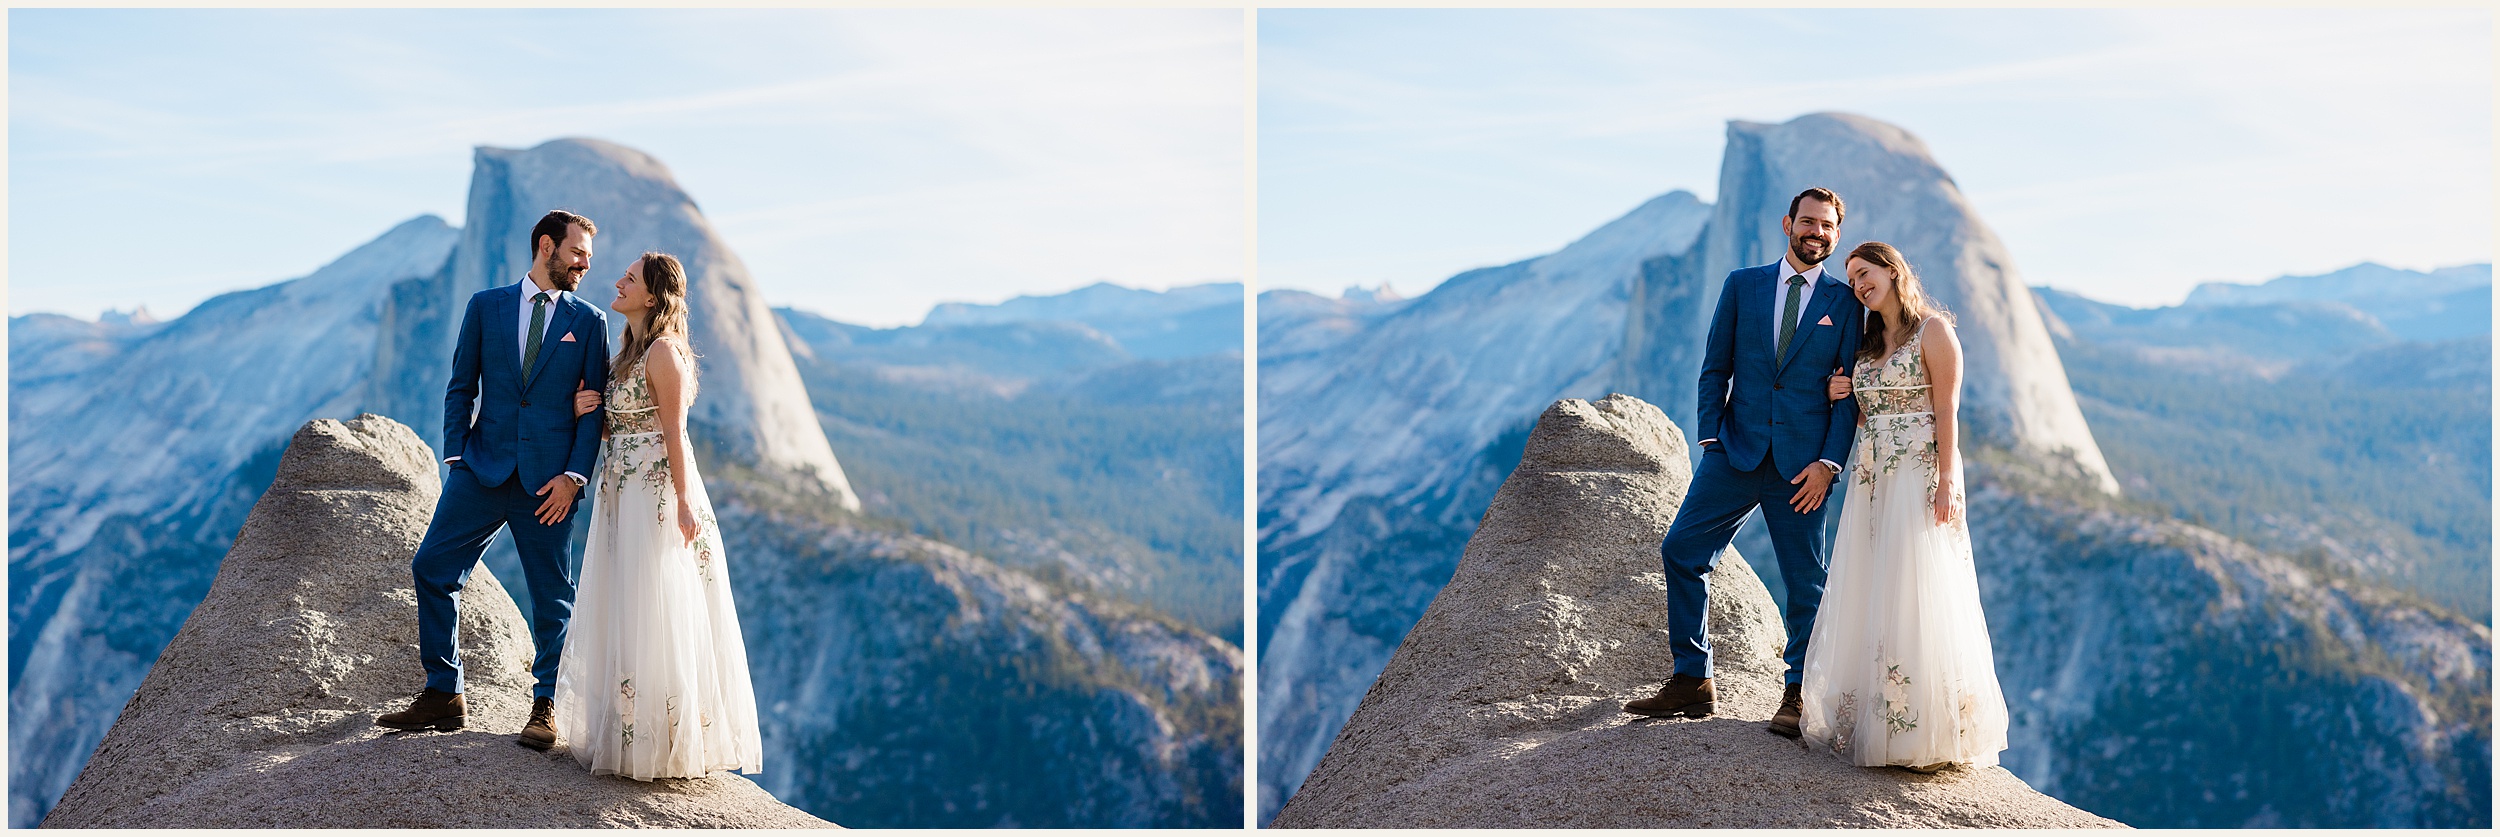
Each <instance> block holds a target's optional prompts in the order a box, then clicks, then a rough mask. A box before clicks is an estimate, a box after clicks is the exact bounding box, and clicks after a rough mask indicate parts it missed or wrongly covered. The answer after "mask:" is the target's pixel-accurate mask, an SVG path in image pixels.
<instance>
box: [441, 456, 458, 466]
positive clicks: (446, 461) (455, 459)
mask: <svg viewBox="0 0 2500 837" xmlns="http://www.w3.org/2000/svg"><path fill="white" fill-rule="evenodd" d="M458 461H460V457H457V456H446V457H443V464H445V465H449V464H451V463H454V462H458Z"/></svg>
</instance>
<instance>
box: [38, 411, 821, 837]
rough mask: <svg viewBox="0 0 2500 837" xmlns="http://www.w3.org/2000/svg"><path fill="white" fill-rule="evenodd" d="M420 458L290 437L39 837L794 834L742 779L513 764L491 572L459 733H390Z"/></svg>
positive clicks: (412, 684)
mask: <svg viewBox="0 0 2500 837" xmlns="http://www.w3.org/2000/svg"><path fill="white" fill-rule="evenodd" d="M434 461H435V460H434V453H433V450H432V449H431V448H429V447H428V446H426V444H425V443H424V442H422V441H420V440H419V439H418V438H417V435H416V434H415V433H414V432H412V431H410V430H409V429H408V428H407V427H405V426H402V425H400V424H399V423H397V422H393V421H391V420H389V419H386V418H383V417H380V416H373V415H365V416H360V417H358V418H356V419H355V420H353V421H349V422H345V423H341V422H337V421H332V420H327V419H323V420H316V421H313V422H311V423H309V424H306V425H305V426H304V427H303V429H302V430H300V431H298V432H297V433H296V435H295V439H294V441H293V442H292V443H291V444H290V445H289V446H288V447H287V449H286V453H285V456H284V458H283V459H282V460H281V461H280V464H279V466H278V470H277V476H276V480H275V482H274V483H273V484H272V485H271V486H270V489H269V491H268V492H267V493H266V494H264V495H263V496H262V498H261V500H260V502H259V503H258V505H256V506H254V507H253V510H252V513H251V516H250V518H249V521H248V522H247V523H246V524H245V525H244V528H243V531H242V533H241V534H240V535H239V536H237V537H236V538H235V542H234V548H233V551H231V552H229V553H228V554H227V556H226V559H225V562H224V565H223V566H222V568H221V569H220V570H219V572H218V574H217V578H216V582H215V583H214V584H213V585H212V586H211V587H210V588H209V592H208V597H207V599H206V600H204V601H202V602H201V603H200V604H199V606H198V607H196V608H194V609H193V610H192V611H191V616H190V619H189V620H188V621H187V622H185V623H184V625H183V628H182V631H181V632H180V633H178V634H176V635H175V636H174V639H173V641H172V643H170V644H169V645H167V646H166V648H165V652H164V654H163V655H162V656H160V657H159V658H158V659H157V661H156V664H155V666H154V667H153V668H151V669H149V671H148V675H147V679H146V680H145V681H144V682H142V683H141V685H140V687H139V691H138V694H137V695H135V696H134V697H132V698H131V700H130V703H129V704H128V706H126V707H125V708H124V709H123V710H122V714H121V718H120V719H119V720H118V721H116V722H115V723H114V725H113V727H112V729H111V731H110V732H108V733H106V735H105V737H104V742H103V745H102V747H100V748H99V749H98V750H97V751H96V753H95V755H94V756H93V758H91V759H89V760H88V762H87V765H86V769H85V770H84V771H83V772H82V773H80V774H79V777H78V780H77V781H76V782H75V783H73V784H72V785H71V786H70V788H69V791H68V793H66V794H65V795H64V796H63V797H62V798H61V800H60V803H59V805H58V806H57V807H55V808H53V809H52V812H51V814H50V815H49V816H47V817H46V818H45V819H44V821H43V824H44V825H45V826H47V827H104V828H228V827H247V828H418V827H463V828H549V827H615V826H648V827H673V828H701V827H759V828H807V827H824V826H828V825H830V823H826V822H824V821H823V820H819V819H817V818H815V817H812V816H809V815H807V814H806V813H804V812H801V811H799V810H798V809H795V808H791V807H789V806H787V805H783V804H781V803H780V802H779V801H777V800H775V799H773V797H772V796H771V795H770V794H767V793H765V792H764V791H763V790H762V789H761V788H758V787H756V786H755V784H754V783H752V782H749V781H747V780H746V779H744V778H741V777H737V776H733V775H729V774H716V775H714V776H711V777H708V778H704V779H693V780H663V781H659V782H651V783H642V782H635V781H632V780H629V779H619V778H616V777H594V776H591V775H590V774H589V772H588V771H586V770H584V769H583V768H582V767H581V766H580V765H579V764H578V763H576V762H574V761H573V759H572V758H571V757H570V755H569V754H568V753H567V752H566V751H565V750H564V749H563V748H562V747H561V746H559V747H558V748H557V749H556V750H555V751H553V752H549V753H536V752H532V751H529V750H525V749H522V748H520V747H516V746H513V744H512V743H511V740H512V738H511V737H512V734H513V733H516V732H518V731H519V730H520V727H521V724H522V722H523V719H524V717H525V716H526V715H527V714H528V711H529V685H530V677H529V674H528V671H527V666H528V663H527V660H528V654H529V649H530V639H529V631H528V629H527V627H525V626H524V624H523V623H522V621H521V616H520V612H519V611H518V610H517V609H516V608H515V607H514V606H513V603H512V601H511V599H510V598H509V597H508V596H506V595H505V593H504V591H503V588H502V586H501V585H500V584H498V583H497V582H496V581H495V578H494V576H493V574H492V573H490V572H488V571H486V569H485V568H484V567H480V568H479V569H478V571H477V572H476V573H475V574H474V575H472V576H471V577H470V581H469V588H468V590H466V591H465V592H464V593H463V595H462V607H461V623H460V630H461V636H462V653H463V659H464V662H465V663H466V664H467V666H468V670H469V691H468V700H469V725H468V728H467V729H465V730H462V731H459V732H453V733H395V732H392V731H390V730H385V729H382V728H380V727H376V726H374V724H373V719H374V717H375V716H377V715H379V714H381V713H384V712H389V711H393V710H396V709H398V708H400V707H401V706H403V705H404V704H405V701H406V699H407V698H408V697H409V696H410V695H412V694H414V693H415V692H416V689H417V687H418V686H419V685H420V682H421V680H422V673H421V671H420V669H419V668H418V666H417V661H416V626H417V618H416V599H415V594H414V592H413V591H412V590H411V589H410V587H409V578H408V557H409V556H410V555H411V554H413V553H414V552H415V551H416V546H417V542H418V540H419V539H420V538H421V537H422V536H423V534H424V532H425V526H426V522H427V519H428V517H429V516H430V515H431V514H432V512H433V507H434V500H435V498H436V496H437V495H438V493H439V492H440V490H441V488H440V483H439V482H437V480H436V479H435V468H434Z"/></svg>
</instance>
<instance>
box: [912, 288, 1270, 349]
mask: <svg viewBox="0 0 2500 837" xmlns="http://www.w3.org/2000/svg"><path fill="white" fill-rule="evenodd" d="M1245 303H1246V300H1244V299H1243V293H1242V287H1241V283H1239V282H1216V283H1210V284H1205V285H1191V286H1187V287H1180V288H1173V289H1171V290H1169V291H1148V290H1139V289H1136V288H1124V287H1121V286H1119V285H1114V284H1111V283H1109V282H1097V283H1094V284H1092V285H1087V286H1085V287H1082V288H1078V289H1076V290H1073V291H1069V292H1067V293H1064V294H1056V295H1052V296H1019V297H1016V298H1014V299H1010V300H1007V301H1006V302H1002V303H999V304H997V305H975V304H972V303H966V302H949V303H946V304H943V305H939V306H937V307H936V308H932V309H930V310H929V315H928V317H926V318H924V319H922V320H921V322H920V324H921V325H923V326H959V325H992V324H997V323H1022V322H1048V321H1058V322H1071V323H1083V324H1085V325H1089V326H1093V327H1094V328H1096V329H1100V330H1101V331H1102V332H1103V333H1104V334H1107V335H1110V336H1111V338H1112V339H1114V340H1117V341H1119V342H1120V345H1121V346H1122V347H1124V348H1126V349H1128V351H1129V353H1130V354H1132V355H1135V356H1137V357H1140V358H1149V359H1156V360H1161V359H1167V358H1176V357H1188V356H1191V355H1203V354H1209V353H1213V352H1221V351H1227V350H1230V351H1236V352H1237V351H1240V350H1241V346H1242V335H1241V313H1242V312H1241V307H1242V305H1244V304H1245Z"/></svg>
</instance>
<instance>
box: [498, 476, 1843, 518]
mask: <svg viewBox="0 0 2500 837" xmlns="http://www.w3.org/2000/svg"><path fill="white" fill-rule="evenodd" d="M581 491H582V487H581V486H578V485H574V484H573V478H572V477H568V476H565V475H563V474H557V475H556V478H555V479H551V480H548V481H547V484H546V485H543V486H540V487H539V488H538V496H540V497H545V498H547V499H546V500H545V501H544V502H541V503H539V504H538V522H540V523H544V524H547V525H549V526H554V525H556V524H558V523H562V522H564V518H565V516H566V515H569V514H572V513H573V496H574V495H576V494H580V493H581ZM1817 502H1820V501H1817Z"/></svg>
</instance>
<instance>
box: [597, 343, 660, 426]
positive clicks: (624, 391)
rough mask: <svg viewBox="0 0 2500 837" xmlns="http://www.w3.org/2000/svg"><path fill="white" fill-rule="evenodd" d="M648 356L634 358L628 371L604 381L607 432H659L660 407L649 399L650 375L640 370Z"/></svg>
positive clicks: (603, 399)
mask: <svg viewBox="0 0 2500 837" xmlns="http://www.w3.org/2000/svg"><path fill="white" fill-rule="evenodd" d="M649 359H650V357H649V356H648V355H645V356H644V357H642V358H639V359H636V360H635V361H634V366H633V369H632V371H630V372H627V373H626V374H625V375H624V376H623V377H621V378H618V379H616V380H613V381H609V382H608V392H607V394H606V395H604V396H601V401H602V402H603V403H605V404H606V405H607V408H608V413H607V415H608V436H610V437H616V436H626V435H632V434H636V433H658V432H660V407H659V405H658V404H657V403H654V402H653V401H652V399H651V379H650V378H649V377H646V376H644V375H643V374H642V367H643V363H644V361H647V360H649Z"/></svg>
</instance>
